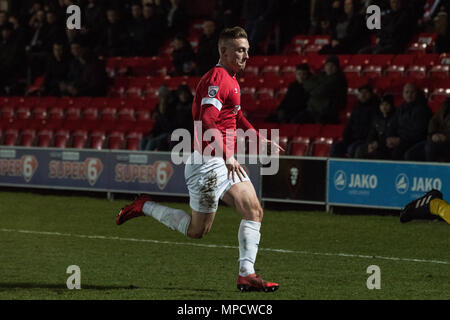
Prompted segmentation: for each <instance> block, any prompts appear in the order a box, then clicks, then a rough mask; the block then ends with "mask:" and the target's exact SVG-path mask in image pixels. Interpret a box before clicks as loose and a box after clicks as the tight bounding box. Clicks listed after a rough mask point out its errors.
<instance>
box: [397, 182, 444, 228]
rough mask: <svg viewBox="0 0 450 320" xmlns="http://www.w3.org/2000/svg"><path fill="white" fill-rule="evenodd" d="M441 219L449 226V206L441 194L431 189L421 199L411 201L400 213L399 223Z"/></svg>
mask: <svg viewBox="0 0 450 320" xmlns="http://www.w3.org/2000/svg"><path fill="white" fill-rule="evenodd" d="M436 217H441V218H442V219H444V220H445V221H446V222H447V223H449V224H450V204H449V203H448V202H447V201H445V200H443V199H442V193H441V192H440V191H439V190H436V189H433V190H431V191H428V192H427V193H426V194H425V195H423V196H422V197H420V198H418V199H416V200H414V201H411V202H410V203H408V204H407V205H406V206H405V208H404V209H403V210H402V211H401V212H400V222H402V223H405V222H409V221H411V220H414V219H433V218H436Z"/></svg>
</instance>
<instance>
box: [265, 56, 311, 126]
mask: <svg viewBox="0 0 450 320" xmlns="http://www.w3.org/2000/svg"><path fill="white" fill-rule="evenodd" d="M310 76H311V71H310V70H309V66H308V65H307V64H306V63H304V64H299V65H298V66H297V68H296V70H295V81H293V82H292V83H291V84H289V88H288V91H287V92H286V95H285V96H284V98H283V100H282V101H281V103H280V105H279V106H278V109H277V111H276V114H273V115H271V116H269V117H268V118H267V119H266V121H269V122H278V123H296V122H298V121H299V119H298V117H299V116H300V115H301V114H302V112H303V111H304V110H305V109H306V104H307V102H308V94H307V93H306V91H305V88H304V87H303V83H304V82H305V81H306V80H307V79H308V78H309V77H310Z"/></svg>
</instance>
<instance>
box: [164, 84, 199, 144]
mask: <svg viewBox="0 0 450 320" xmlns="http://www.w3.org/2000/svg"><path fill="white" fill-rule="evenodd" d="M193 100H194V96H193V95H192V92H191V89H190V88H189V87H188V86H187V85H180V86H179V87H178V89H177V91H176V102H175V103H174V105H175V107H174V115H173V128H174V129H179V128H180V129H186V130H188V131H189V132H190V133H191V136H193V134H194V122H193V120H192V101H193ZM169 140H170V139H169ZM177 143H178V142H177V141H175V142H174V143H169V144H170V148H169V149H172V147H173V146H174V145H175V144H177Z"/></svg>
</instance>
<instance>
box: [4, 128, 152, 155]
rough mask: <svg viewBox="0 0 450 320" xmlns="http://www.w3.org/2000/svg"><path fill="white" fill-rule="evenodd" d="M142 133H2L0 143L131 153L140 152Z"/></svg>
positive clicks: (17, 130) (44, 131) (28, 130)
mask: <svg viewBox="0 0 450 320" xmlns="http://www.w3.org/2000/svg"><path fill="white" fill-rule="evenodd" d="M142 135H143V133H142V132H139V131H130V132H128V133H125V132H121V131H110V132H106V131H102V130H93V131H87V130H83V129H77V130H73V131H70V130H68V129H58V130H50V129H41V130H35V129H22V130H20V129H16V128H9V129H6V130H2V129H0V141H1V142H2V143H1V144H2V145H5V146H23V147H33V146H36V147H43V148H45V147H55V148H77V149H82V148H90V149H97V150H101V149H128V150H139V148H140V146H139V143H140V140H141V139H142Z"/></svg>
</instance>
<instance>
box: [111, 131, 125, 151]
mask: <svg viewBox="0 0 450 320" xmlns="http://www.w3.org/2000/svg"><path fill="white" fill-rule="evenodd" d="M124 142H125V135H124V133H123V132H120V131H112V132H111V133H110V134H109V136H108V149H113V150H117V149H122V148H123V144H124Z"/></svg>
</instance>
